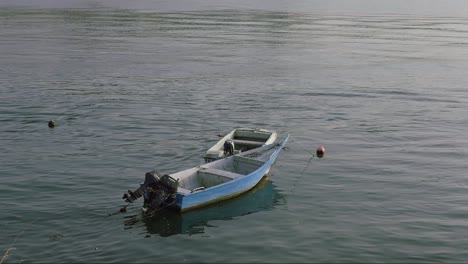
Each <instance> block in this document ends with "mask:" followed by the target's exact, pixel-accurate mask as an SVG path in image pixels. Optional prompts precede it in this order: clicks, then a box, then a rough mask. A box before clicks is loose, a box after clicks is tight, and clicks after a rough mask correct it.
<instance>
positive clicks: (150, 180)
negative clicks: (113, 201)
mask: <svg viewBox="0 0 468 264" xmlns="http://www.w3.org/2000/svg"><path fill="white" fill-rule="evenodd" d="M159 180H160V177H159V174H158V173H157V172H156V171H151V172H147V173H146V174H145V181H144V182H143V183H142V184H140V188H138V189H136V190H135V191H133V192H132V191H131V190H128V191H127V193H124V195H123V196H122V199H125V202H127V203H133V202H134V201H135V200H136V199H138V198H140V197H141V196H142V195H143V194H144V193H145V192H146V190H147V188H148V187H151V186H154V185H157V184H158V182H159Z"/></svg>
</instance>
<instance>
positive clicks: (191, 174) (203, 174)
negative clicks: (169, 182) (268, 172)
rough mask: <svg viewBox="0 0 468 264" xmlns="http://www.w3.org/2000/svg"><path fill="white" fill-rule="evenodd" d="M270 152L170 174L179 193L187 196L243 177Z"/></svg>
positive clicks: (265, 159)
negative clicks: (176, 182)
mask: <svg viewBox="0 0 468 264" xmlns="http://www.w3.org/2000/svg"><path fill="white" fill-rule="evenodd" d="M271 153H272V152H271V151H266V152H260V153H259V152H253V153H251V154H250V155H253V156H249V155H248V154H249V153H248V152H245V153H243V154H242V155H234V156H231V157H229V158H226V159H222V160H218V161H214V162H211V163H207V164H204V165H200V166H198V167H195V168H191V169H188V170H184V171H180V172H177V173H174V174H171V177H173V178H175V179H179V189H178V191H179V192H182V193H185V194H188V193H192V192H195V191H199V190H203V189H205V188H209V187H212V186H216V185H219V184H222V183H225V182H228V181H232V180H234V179H237V178H239V177H244V176H245V175H248V174H249V173H251V172H254V171H255V170H257V169H258V168H260V167H261V166H262V165H263V164H264V163H265V161H267V160H268V159H269V157H270V155H271Z"/></svg>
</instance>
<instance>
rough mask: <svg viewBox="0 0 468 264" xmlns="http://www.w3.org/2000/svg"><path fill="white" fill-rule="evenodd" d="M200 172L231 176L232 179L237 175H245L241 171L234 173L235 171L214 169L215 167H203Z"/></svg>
mask: <svg viewBox="0 0 468 264" xmlns="http://www.w3.org/2000/svg"><path fill="white" fill-rule="evenodd" d="M200 172H203V173H208V174H213V175H217V176H223V177H226V178H230V179H235V178H237V177H241V176H244V175H242V174H239V173H234V172H230V171H225V170H219V169H214V168H202V169H200Z"/></svg>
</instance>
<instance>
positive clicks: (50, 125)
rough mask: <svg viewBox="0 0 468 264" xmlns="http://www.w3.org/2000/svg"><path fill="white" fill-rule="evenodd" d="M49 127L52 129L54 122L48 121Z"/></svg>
mask: <svg viewBox="0 0 468 264" xmlns="http://www.w3.org/2000/svg"><path fill="white" fill-rule="evenodd" d="M49 127H50V128H54V127H55V121H54V120H50V121H49Z"/></svg>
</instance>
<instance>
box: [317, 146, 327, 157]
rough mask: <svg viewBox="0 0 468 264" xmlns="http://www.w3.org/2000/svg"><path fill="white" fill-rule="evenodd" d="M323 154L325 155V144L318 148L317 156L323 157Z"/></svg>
mask: <svg viewBox="0 0 468 264" xmlns="http://www.w3.org/2000/svg"><path fill="white" fill-rule="evenodd" d="M323 156H325V148H324V147H323V146H320V147H318V148H317V157H318V158H323Z"/></svg>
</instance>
